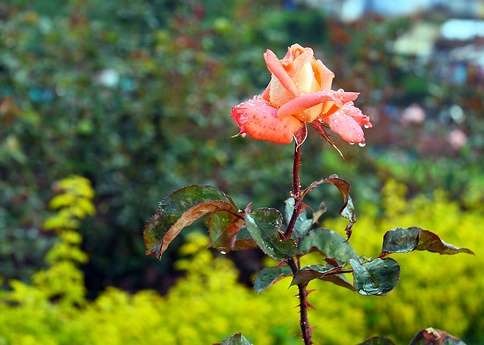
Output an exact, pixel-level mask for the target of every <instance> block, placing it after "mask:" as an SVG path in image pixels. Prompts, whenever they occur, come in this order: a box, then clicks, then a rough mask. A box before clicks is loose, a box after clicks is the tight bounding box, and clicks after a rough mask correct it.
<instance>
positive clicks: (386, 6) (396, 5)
mask: <svg viewBox="0 0 484 345" xmlns="http://www.w3.org/2000/svg"><path fill="white" fill-rule="evenodd" d="M303 2H305V3H306V4H309V5H310V6H313V7H317V8H321V9H324V10H325V11H327V12H329V13H331V15H333V16H336V17H338V18H340V19H341V20H344V21H353V20H357V19H359V18H361V17H363V16H364V15H367V14H369V13H373V14H377V15H381V16H405V15H412V14H415V13H417V12H421V11H428V10H432V9H436V8H440V9H444V10H446V11H448V13H449V15H450V16H459V17H465V18H482V17H483V16H484V2H483V1H482V0H452V1H448V0H391V1H390V0H303Z"/></svg>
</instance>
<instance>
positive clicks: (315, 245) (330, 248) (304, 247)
mask: <svg viewBox="0 0 484 345" xmlns="http://www.w3.org/2000/svg"><path fill="white" fill-rule="evenodd" d="M313 250H317V251H319V252H321V253H322V254H323V255H324V256H325V257H327V258H330V259H335V260H336V261H337V262H338V263H339V264H345V263H347V262H349V260H350V259H352V258H356V257H357V255H356V253H355V252H354V250H353V248H351V246H350V245H349V243H348V242H347V241H346V240H345V239H344V238H343V237H342V236H341V235H339V234H338V233H336V232H334V231H332V230H328V229H324V228H318V229H312V230H311V231H310V232H309V233H308V234H307V235H306V236H305V237H304V238H303V239H302V240H301V242H300V243H299V246H298V252H299V254H302V255H304V254H306V253H309V252H310V251H313Z"/></svg>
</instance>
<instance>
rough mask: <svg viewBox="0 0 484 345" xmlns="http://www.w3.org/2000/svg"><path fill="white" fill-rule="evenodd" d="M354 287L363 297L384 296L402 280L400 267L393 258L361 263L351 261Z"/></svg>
mask: <svg viewBox="0 0 484 345" xmlns="http://www.w3.org/2000/svg"><path fill="white" fill-rule="evenodd" d="M350 265H351V267H353V285H354V287H355V290H356V291H357V292H358V293H359V294H361V295H383V294H385V293H387V292H389V291H390V290H392V289H393V288H394V287H395V286H396V285H397V283H398V279H399V278H400V266H399V265H398V262H396V261H395V260H393V259H391V258H385V259H380V258H377V259H373V260H370V261H366V262H360V261H359V260H358V259H351V260H350Z"/></svg>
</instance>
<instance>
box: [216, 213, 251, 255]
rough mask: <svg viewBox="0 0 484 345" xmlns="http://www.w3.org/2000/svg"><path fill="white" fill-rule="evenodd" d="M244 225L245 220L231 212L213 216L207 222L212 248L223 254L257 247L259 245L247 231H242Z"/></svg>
mask: <svg viewBox="0 0 484 345" xmlns="http://www.w3.org/2000/svg"><path fill="white" fill-rule="evenodd" d="M244 225H245V221H244V219H241V218H238V217H236V216H235V215H233V214H231V213H229V212H225V211H221V212H217V213H213V214H211V215H210V216H209V217H208V220H207V227H208V233H209V238H210V243H211V247H213V248H216V249H218V250H220V251H222V252H229V251H231V250H243V249H250V248H254V247H256V246H257V245H256V244H255V242H254V240H253V239H252V238H251V237H250V234H249V233H248V231H247V229H242V230H240V229H241V227H242V226H244Z"/></svg>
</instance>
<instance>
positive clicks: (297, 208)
mask: <svg viewBox="0 0 484 345" xmlns="http://www.w3.org/2000/svg"><path fill="white" fill-rule="evenodd" d="M301 147H302V145H299V144H298V143H297V142H296V144H295V146H294V163H293V167H292V194H293V197H294V211H293V213H292V216H291V219H290V221H289V224H288V226H287V229H286V233H285V236H284V237H285V238H286V239H288V238H290V237H291V235H292V232H293V230H294V225H295V224H296V219H297V217H298V216H299V213H300V212H301V209H302V200H301V197H302V196H301V178H300V175H299V171H300V168H301ZM288 264H289V267H290V268H291V270H292V273H293V274H296V272H297V270H298V264H297V263H296V261H295V260H294V258H290V259H289V260H288ZM297 287H298V290H299V293H298V297H299V317H300V326H301V333H302V337H303V340H304V345H311V344H313V341H312V339H311V326H310V325H309V321H308V305H309V303H308V300H307V297H308V292H307V291H306V284H298V286H297Z"/></svg>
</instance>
